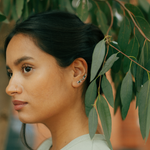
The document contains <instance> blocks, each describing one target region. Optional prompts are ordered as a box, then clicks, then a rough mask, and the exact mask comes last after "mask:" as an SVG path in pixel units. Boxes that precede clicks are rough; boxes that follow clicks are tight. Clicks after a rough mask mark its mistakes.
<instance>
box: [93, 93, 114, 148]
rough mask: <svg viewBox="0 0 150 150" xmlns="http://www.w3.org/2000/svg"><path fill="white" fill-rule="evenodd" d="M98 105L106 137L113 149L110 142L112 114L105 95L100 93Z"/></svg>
mask: <svg viewBox="0 0 150 150" xmlns="http://www.w3.org/2000/svg"><path fill="white" fill-rule="evenodd" d="M96 106H97V110H98V114H99V117H100V120H101V124H102V128H103V131H104V135H105V138H106V140H107V143H108V145H109V148H110V149H112V146H111V143H110V136H111V126H112V124H111V115H110V110H109V107H108V104H107V102H106V100H105V99H104V97H103V96H101V95H98V99H97V103H96Z"/></svg>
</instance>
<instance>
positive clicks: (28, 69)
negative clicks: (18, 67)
mask: <svg viewBox="0 0 150 150" xmlns="http://www.w3.org/2000/svg"><path fill="white" fill-rule="evenodd" d="M22 70H23V72H24V73H28V72H30V71H31V70H32V67H30V66H27V65H26V66H23V67H22Z"/></svg>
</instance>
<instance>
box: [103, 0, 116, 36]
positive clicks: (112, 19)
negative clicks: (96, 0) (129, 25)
mask: <svg viewBox="0 0 150 150" xmlns="http://www.w3.org/2000/svg"><path fill="white" fill-rule="evenodd" d="M105 2H106V4H107V5H108V7H109V10H110V14H111V23H110V26H109V28H108V30H107V33H106V35H108V34H109V31H110V29H111V28H112V26H113V22H114V18H113V11H112V8H111V6H110V4H109V2H108V1H105Z"/></svg>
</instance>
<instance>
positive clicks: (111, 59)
mask: <svg viewBox="0 0 150 150" xmlns="http://www.w3.org/2000/svg"><path fill="white" fill-rule="evenodd" d="M117 54H118V53H116V54H113V55H111V56H110V57H109V58H108V60H107V61H106V63H105V64H104V67H103V68H102V70H101V71H100V73H99V75H102V74H104V73H106V72H107V71H108V70H109V69H110V68H111V67H112V65H113V64H114V62H115V61H116V60H118V58H119V57H117Z"/></svg>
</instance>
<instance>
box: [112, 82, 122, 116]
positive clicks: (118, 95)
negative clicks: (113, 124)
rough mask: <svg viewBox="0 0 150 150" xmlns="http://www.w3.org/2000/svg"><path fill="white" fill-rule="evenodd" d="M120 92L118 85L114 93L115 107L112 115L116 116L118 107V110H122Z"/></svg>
mask: <svg viewBox="0 0 150 150" xmlns="http://www.w3.org/2000/svg"><path fill="white" fill-rule="evenodd" d="M120 90H121V84H119V86H118V88H117V92H116V98H115V106H114V114H116V112H117V109H118V107H119V106H120V109H121V110H122V104H121V98H120Z"/></svg>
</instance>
